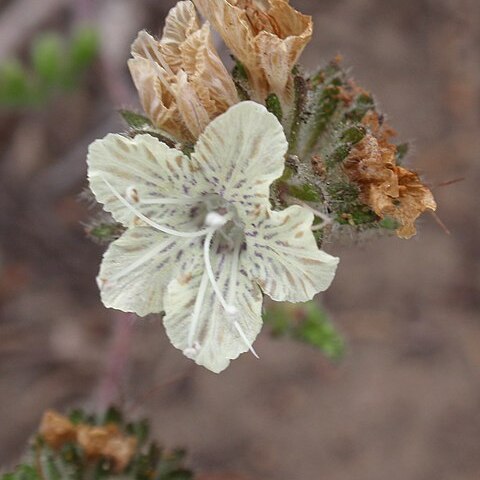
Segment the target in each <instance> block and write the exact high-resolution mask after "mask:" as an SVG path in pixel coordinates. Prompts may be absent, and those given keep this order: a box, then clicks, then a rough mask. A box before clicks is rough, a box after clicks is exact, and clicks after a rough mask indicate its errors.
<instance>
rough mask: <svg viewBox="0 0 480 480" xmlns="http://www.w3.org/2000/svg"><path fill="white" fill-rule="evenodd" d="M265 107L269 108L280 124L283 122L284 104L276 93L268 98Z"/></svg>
mask: <svg viewBox="0 0 480 480" xmlns="http://www.w3.org/2000/svg"><path fill="white" fill-rule="evenodd" d="M265 105H266V107H267V110H268V111H269V112H271V113H273V114H274V115H275V116H276V117H277V119H278V121H279V122H281V121H282V120H283V110H282V104H281V103H280V99H279V98H278V95H276V94H275V93H271V94H270V95H269V96H268V97H267V98H266V100H265Z"/></svg>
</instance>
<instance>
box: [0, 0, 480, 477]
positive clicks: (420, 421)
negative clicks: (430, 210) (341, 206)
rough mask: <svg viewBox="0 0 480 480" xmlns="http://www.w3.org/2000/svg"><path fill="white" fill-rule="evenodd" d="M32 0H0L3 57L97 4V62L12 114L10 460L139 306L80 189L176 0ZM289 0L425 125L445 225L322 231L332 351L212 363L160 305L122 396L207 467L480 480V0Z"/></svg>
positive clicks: (5, 335)
mask: <svg viewBox="0 0 480 480" xmlns="http://www.w3.org/2000/svg"><path fill="white" fill-rule="evenodd" d="M37 3H40V2H37V0H11V1H5V0H4V1H3V2H2V1H0V45H2V47H1V49H0V54H1V55H2V58H5V56H8V55H13V54H20V55H23V54H24V52H25V49H26V46H27V45H28V42H30V41H31V39H32V37H33V36H34V35H35V33H38V32H39V31H42V30H45V29H49V28H55V29H59V30H60V31H68V29H69V28H71V26H72V24H73V23H74V22H75V21H78V19H81V18H82V17H83V16H88V15H90V16H92V17H94V18H95V21H96V22H98V24H99V28H100V29H101V31H102V38H103V60H102V61H99V62H98V64H97V65H96V67H95V71H93V72H92V74H91V75H90V76H89V77H88V78H87V79H86V80H85V82H84V84H83V87H82V88H81V89H80V90H78V91H77V92H75V93H74V94H70V95H67V96H61V97H58V98H55V99H54V100H53V101H52V102H51V103H50V104H49V106H48V108H47V109H44V110H34V111H24V112H17V113H7V112H3V113H2V116H1V118H0V141H1V151H0V231H1V235H0V242H1V243H0V464H11V463H13V462H14V461H15V459H16V458H17V456H18V454H20V452H21V451H22V445H23V444H24V442H25V441H26V439H27V438H28V436H29V434H30V433H31V431H32V430H33V429H34V428H35V427H36V425H37V423H38V421H39V418H40V415H41V413H42V412H43V410H44V409H46V408H47V407H57V408H64V407H70V406H74V405H82V406H88V407H92V408H95V407H96V406H97V405H98V403H99V402H101V401H102V398H101V394H100V393H99V391H103V392H105V388H106V387H105V371H106V368H107V359H106V353H107V351H108V349H109V348H110V347H111V344H112V340H111V339H112V331H113V328H114V325H115V322H121V321H125V320H124V319H122V318H121V317H120V316H119V315H118V314H115V313H112V312H111V311H107V310H106V309H104V308H103V306H102V305H101V304H100V301H99V298H98V293H97V288H96V285H95V275H96V272H97V268H98V265H99V261H100V258H101V254H102V249H101V248H100V247H97V246H95V245H93V244H92V243H91V242H90V241H89V240H88V239H86V238H85V235H84V232H83V227H82V223H85V222H88V217H89V212H88V210H87V208H86V207H85V206H83V205H82V204H80V203H78V202H77V197H78V194H79V193H80V192H81V190H82V188H83V187H84V185H85V173H86V172H85V170H86V169H85V155H86V149H87V146H88V144H89V143H90V142H91V141H93V140H94V139H96V138H98V137H101V136H103V135H104V134H106V133H107V132H110V131H120V130H121V129H122V124H121V122H120V121H119V119H118V116H117V115H116V114H115V108H117V107H119V106H129V107H134V108H135V107H137V100H136V96H135V92H134V91H133V87H132V84H131V82H130V80H129V77H128V73H127V70H126V59H127V57H128V46H129V44H130V42H131V41H132V39H133V37H134V35H135V33H136V31H137V30H139V29H141V28H142V27H144V26H147V27H148V28H149V29H150V30H152V31H157V30H158V28H159V27H160V26H161V22H162V18H163V17H164V15H165V13H166V11H167V10H168V8H170V7H171V6H173V4H174V2H173V1H172V0H168V1H167V0H160V1H158V0H157V1H153V0H151V1H150V0H139V1H135V2H129V1H126V0H109V1H108V0H103V1H99V2H97V3H98V11H97V12H95V13H92V11H89V10H88V7H89V2H80V1H78V2H74V1H72V2H69V1H67V0H48V1H45V2H43V1H42V5H44V8H42V9H38V8H36V9H35V10H32V8H34V7H35V6H36V5H37ZM292 3H293V4H294V5H295V6H297V7H298V8H299V9H301V10H303V11H304V12H308V13H311V14H313V15H315V26H316V31H315V40H314V41H313V42H312V44H311V45H310V46H309V48H308V51H307V52H306V54H305V56H304V59H303V62H304V63H305V64H307V65H308V66H309V67H312V68H313V67H314V66H315V65H316V64H318V63H319V62H320V61H324V60H327V59H329V58H331V57H333V56H334V55H335V54H337V53H342V54H343V56H344V58H345V63H346V64H348V65H351V66H352V72H353V73H354V75H355V77H356V78H357V80H358V82H359V83H360V84H362V85H363V86H364V87H366V88H367V89H370V90H371V91H373V92H375V93H376V95H377V98H378V101H379V102H380V104H381V106H382V108H383V110H384V111H385V112H388V115H389V119H390V122H391V123H392V124H393V125H394V126H395V127H396V128H397V130H398V131H399V134H400V135H401V136H402V137H403V138H404V139H408V140H411V141H412V142H413V145H414V157H415V159H414V162H415V163H414V165H415V167H416V168H418V169H419V170H420V171H422V172H425V174H426V178H427V179H428V180H429V182H430V183H431V185H432V186H433V187H434V191H435V195H436V197H437V200H438V204H439V210H438V214H439V216H440V217H441V219H442V220H443V221H444V222H445V224H446V225H447V226H448V228H449V229H450V230H451V235H446V234H445V233H444V232H443V231H442V230H441V229H440V228H439V227H438V226H437V224H436V223H435V222H434V220H433V218H432V217H430V216H425V217H424V218H423V219H422V221H421V225H420V232H419V235H418V236H417V237H416V238H415V239H414V240H411V241H402V240H396V239H372V240H369V241H368V242H366V241H365V242H362V243H360V244H358V245H355V244H345V245H329V246H328V250H329V251H330V252H332V253H335V254H338V255H340V257H341V260H342V261H341V266H340V269H339V272H338V276H337V278H336V281H335V282H334V284H333V286H332V288H331V289H330V290H329V291H328V293H327V294H326V295H324V297H323V300H324V302H325V304H326V305H327V307H328V309H329V310H330V312H331V313H332V315H333V317H334V319H335V322H336V324H337V325H338V327H339V329H340V330H341V331H342V332H343V334H344V335H345V337H346V339H347V341H348V354H347V356H346V358H345V360H344V361H343V362H341V364H339V365H338V366H335V365H332V364H329V363H328V362H327V361H326V360H324V359H323V358H322V356H321V355H320V354H319V353H318V352H316V351H313V350H311V349H309V348H308V347H305V346H302V345H299V344H295V343H291V342H289V341H278V340H273V339H271V338H269V335H268V333H267V332H266V331H264V332H263V333H262V335H261V337H260V338H259V340H258V343H257V344H256V349H257V351H258V352H259V353H260V355H261V361H258V360H256V359H255V358H253V357H252V356H248V355H244V356H242V357H241V358H240V359H239V360H237V361H235V362H234V363H233V364H232V366H231V367H230V368H229V369H228V370H227V371H226V372H225V373H223V374H222V375H220V376H216V375H213V374H211V373H209V372H207V371H204V370H203V369H201V368H195V367H192V366H191V363H190V362H189V361H187V360H186V359H185V358H183V356H182V355H181V353H180V352H178V351H177V350H175V349H174V348H173V347H172V346H170V345H169V343H168V341H167V339H166V336H165V333H164V330H163V327H162V325H161V322H160V321H159V320H158V319H144V320H138V321H135V327H134V333H133V338H132V340H131V350H132V357H131V364H130V366H129V371H128V376H126V377H125V378H123V379H122V380H123V381H122V398H123V399H124V401H123V402H124V405H125V406H126V407H127V408H129V409H130V411H131V412H132V414H147V415H149V416H151V417H152V419H153V422H154V425H155V435H156V436H157V437H158V438H159V439H160V440H161V441H163V442H165V443H166V444H168V445H182V446H185V447H186V448H188V450H189V452H190V454H191V455H190V459H191V463H192V466H194V467H196V468H199V469H200V470H202V471H232V472H239V473H242V474H244V475H248V476H249V477H251V478H252V479H259V480H260V479H261V480H269V479H272V480H292V479H302V480H303V479H305V480H314V479H320V478H322V479H328V480H385V479H388V480H406V479H408V480H452V479H455V480H478V479H479V478H480V263H479V260H480V247H479V245H480V243H479V242H480V215H479V213H478V211H479V206H480V204H479V185H480V161H479V153H478V152H479V151H480V142H479V139H480V29H479V28H478V19H479V18H480V3H479V2H478V1H476V0H405V1H403V2H397V1H393V0H322V1H315V2H314V1H312V0H303V1H300V0H298V1H295V0H292ZM90 8H91V7H90ZM37 10H38V11H37ZM34 11H35V15H36V17H35V16H33V17H32V15H33V13H32V15H29V12H34ZM27 20H28V21H27ZM12 22H13V23H12ZM15 22H17V23H15ZM15 25H17V26H18V28H13V27H14V26H15ZM459 177H463V178H464V181H462V182H460V183H455V184H453V185H450V186H443V187H442V186H440V185H441V184H442V183H444V182H447V181H449V180H453V179H457V178H459ZM117 339H118V337H117ZM120 340H121V339H120ZM117 343H118V342H117ZM102 379H103V381H102ZM100 383H102V384H103V385H104V387H102V389H103V390H102V389H100V390H99V388H98V386H99V384H100ZM107 390H108V389H107ZM148 392H150V393H148ZM134 399H137V401H136V402H135V401H134ZM222 478H223V477H222Z"/></svg>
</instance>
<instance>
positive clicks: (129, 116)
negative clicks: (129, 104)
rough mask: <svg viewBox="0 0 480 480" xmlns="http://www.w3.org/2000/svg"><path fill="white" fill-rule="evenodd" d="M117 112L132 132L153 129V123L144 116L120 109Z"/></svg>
mask: <svg viewBox="0 0 480 480" xmlns="http://www.w3.org/2000/svg"><path fill="white" fill-rule="evenodd" d="M118 112H119V113H120V115H121V116H122V118H123V119H124V120H125V122H126V123H127V125H128V126H129V127H130V128H133V129H134V130H145V129H149V128H154V126H153V123H152V122H151V121H150V119H149V118H147V117H146V116H145V115H142V114H140V113H136V112H132V111H130V110H125V109H121V110H119V111H118Z"/></svg>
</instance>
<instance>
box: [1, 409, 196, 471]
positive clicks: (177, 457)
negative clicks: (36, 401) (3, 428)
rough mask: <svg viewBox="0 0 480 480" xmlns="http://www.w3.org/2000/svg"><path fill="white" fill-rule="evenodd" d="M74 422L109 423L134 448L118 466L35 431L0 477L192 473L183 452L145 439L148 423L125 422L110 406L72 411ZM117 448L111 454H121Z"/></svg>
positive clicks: (71, 442) (93, 424) (77, 445)
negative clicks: (27, 445)
mask: <svg viewBox="0 0 480 480" xmlns="http://www.w3.org/2000/svg"><path fill="white" fill-rule="evenodd" d="M68 418H69V419H70V421H71V422H72V423H73V424H75V425H77V426H78V425H82V426H83V425H89V426H99V427H102V426H105V425H108V426H112V425H114V426H115V427H116V428H118V430H119V431H120V432H122V434H124V435H131V436H133V437H134V438H135V439H136V449H135V451H134V452H132V453H131V455H130V456H129V461H128V463H127V464H126V465H125V466H123V468H122V469H120V470H119V469H118V465H117V466H116V464H115V462H114V461H113V460H112V458H110V457H108V456H102V455H93V456H91V455H90V456H89V455H88V454H87V453H86V452H85V450H84V449H83V447H82V446H81V445H80V444H79V443H77V442H76V441H71V440H68V441H65V442H64V443H62V444H61V445H60V446H57V447H56V448H53V447H52V446H50V445H49V444H48V443H47V440H46V439H45V438H44V437H42V434H41V433H38V434H37V435H36V436H35V437H34V439H33V440H32V442H31V446H30V449H29V451H28V452H27V454H26V455H25V458H24V460H23V462H22V463H21V464H19V465H18V466H17V467H16V468H15V470H14V471H13V472H9V473H4V474H3V475H1V474H0V480H90V479H95V480H114V479H117V478H118V479H119V480H193V473H192V472H191V471H190V470H188V469H187V468H186V467H185V466H184V461H185V456H186V454H185V451H183V450H180V449H176V450H166V449H164V448H162V447H161V446H159V445H158V444H156V443H155V442H150V441H148V434H149V424H148V422H147V421H145V420H143V421H140V422H127V421H126V420H125V419H124V418H123V414H122V413H121V412H120V411H119V410H117V409H115V408H110V409H109V410H108V411H107V412H106V413H105V414H104V415H98V416H96V415H88V414H87V413H85V412H84V411H82V410H75V411H74V412H72V413H71V414H70V415H69V417H68ZM120 450H121V448H119V449H118V451H116V452H115V453H116V454H118V455H121V451H120Z"/></svg>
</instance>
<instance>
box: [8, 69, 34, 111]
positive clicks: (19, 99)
mask: <svg viewBox="0 0 480 480" xmlns="http://www.w3.org/2000/svg"><path fill="white" fill-rule="evenodd" d="M0 86H1V87H0V91H1V101H2V103H4V104H6V105H8V106H22V105H25V104H28V103H29V101H30V100H31V97H32V91H31V87H30V84H29V81H28V76H27V73H26V71H25V69H24V67H23V66H22V65H21V64H20V63H19V62H18V61H16V60H10V61H7V62H5V63H4V64H3V65H2V66H1V68H0Z"/></svg>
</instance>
